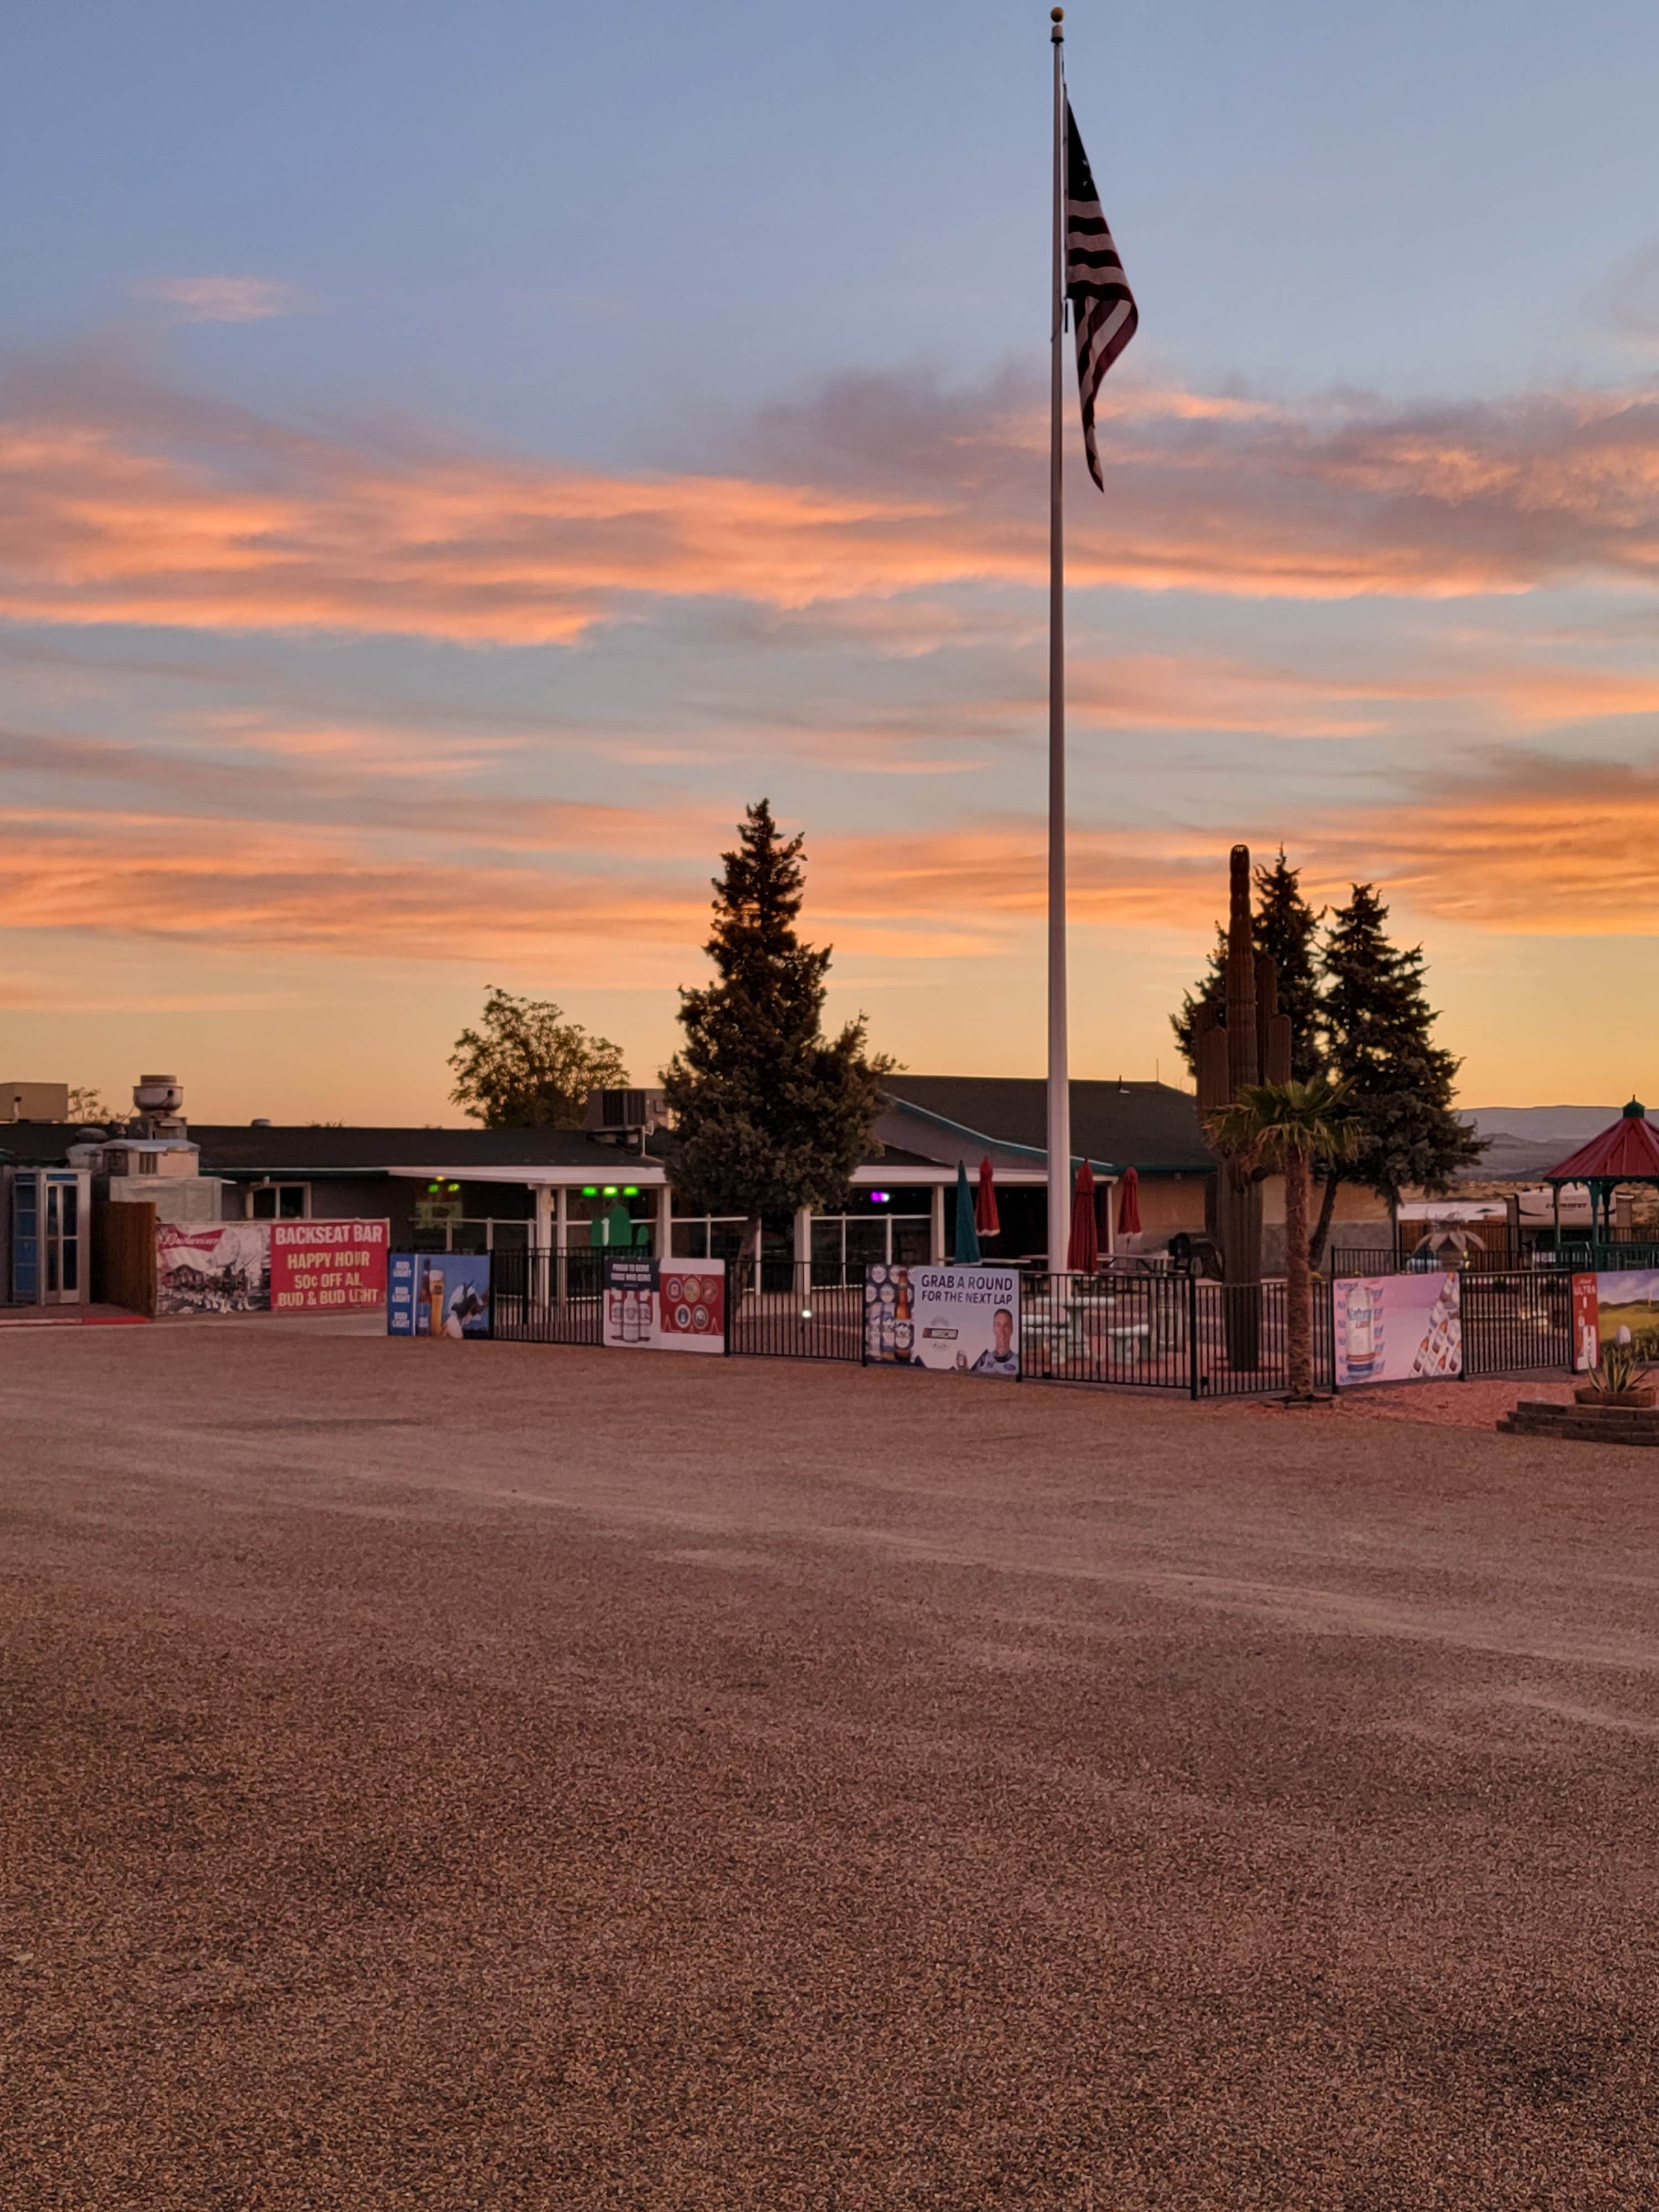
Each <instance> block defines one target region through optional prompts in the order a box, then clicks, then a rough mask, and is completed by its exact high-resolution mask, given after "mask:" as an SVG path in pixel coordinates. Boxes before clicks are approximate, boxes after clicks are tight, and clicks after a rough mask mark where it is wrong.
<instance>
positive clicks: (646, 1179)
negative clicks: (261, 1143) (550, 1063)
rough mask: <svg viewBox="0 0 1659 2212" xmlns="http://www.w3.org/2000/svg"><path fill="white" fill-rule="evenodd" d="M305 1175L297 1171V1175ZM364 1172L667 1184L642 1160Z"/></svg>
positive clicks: (543, 1184)
mask: <svg viewBox="0 0 1659 2212" xmlns="http://www.w3.org/2000/svg"><path fill="white" fill-rule="evenodd" d="M285 1172H286V1170H285ZM302 1172H303V1170H301V1169H298V1168H295V1170H293V1173H294V1174H295V1176H299V1175H301V1173H302ZM361 1172H362V1174H364V1175H374V1174H376V1173H379V1174H380V1175H389V1176H402V1177H403V1178H404V1180H405V1181H408V1182H512V1183H523V1184H526V1185H527V1186H528V1187H529V1188H531V1189H532V1190H534V1189H538V1188H546V1189H548V1190H556V1189H557V1188H558V1187H559V1185H560V1184H561V1183H562V1184H563V1185H564V1187H565V1188H566V1189H567V1190H585V1189H586V1188H587V1186H588V1184H589V1183H598V1184H599V1186H600V1187H601V1188H603V1187H604V1186H605V1184H606V1183H608V1182H614V1183H618V1184H620V1183H625V1182H631V1183H635V1184H636V1185H637V1186H638V1188H640V1189H641V1190H654V1189H659V1188H661V1186H662V1185H663V1184H664V1183H665V1182H666V1181H667V1177H666V1176H665V1175H664V1173H663V1171H662V1169H661V1166H660V1165H659V1164H653V1165H651V1166H647V1165H646V1164H645V1163H644V1162H643V1161H641V1160H630V1161H629V1163H628V1164H627V1165H626V1167H624V1168H548V1167H534V1168H381V1169H379V1170H376V1169H374V1168H364V1169H362V1170H361Z"/></svg>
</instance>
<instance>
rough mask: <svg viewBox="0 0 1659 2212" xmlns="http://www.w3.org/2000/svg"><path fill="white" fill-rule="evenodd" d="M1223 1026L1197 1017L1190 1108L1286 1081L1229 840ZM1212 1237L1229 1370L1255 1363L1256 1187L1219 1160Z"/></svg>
mask: <svg viewBox="0 0 1659 2212" xmlns="http://www.w3.org/2000/svg"><path fill="white" fill-rule="evenodd" d="M1229 870H1230V883H1229V897H1228V908H1227V998H1226V1017H1225V1024H1226V1025H1225V1028H1224V1027H1223V1026H1222V1024H1221V1020H1220V1018H1219V1017H1218V1015H1217V1012H1216V1009H1215V1008H1214V1007H1213V1006H1205V1007H1203V1008H1202V1009H1201V1010H1200V1013H1199V1017H1198V1028H1197V1045H1198V1107H1199V1111H1200V1114H1209V1113H1212V1112H1214V1111H1216V1110H1217V1109H1219V1108H1221V1107H1224V1106H1230V1105H1231V1104H1232V1103H1233V1101H1234V1100H1235V1099H1236V1098H1237V1097H1238V1096H1239V1093H1240V1092H1241V1091H1243V1090H1244V1089H1246V1088H1247V1086H1248V1085H1250V1084H1253V1083H1288V1082H1289V1081H1290V1077H1291V1018H1290V1016H1289V1015H1288V1014H1281V1013H1280V1012H1279V966H1278V963H1277V962H1276V961H1275V960H1273V958H1272V957H1271V956H1270V955H1269V954H1267V953H1265V952H1258V951H1255V944H1254V939H1253V933H1252V930H1251V926H1250V848H1249V846H1248V845H1235V846H1234V847H1233V849H1232V854H1231V859H1230V861H1229ZM1215 1241H1216V1245H1217V1248H1218V1250H1219V1252H1220V1254H1221V1272H1222V1278H1223V1279H1224V1281H1225V1282H1226V1283H1228V1284H1229V1285H1234V1286H1236V1287H1237V1292H1238V1295H1237V1296H1234V1297H1229V1298H1228V1299H1227V1300H1226V1308H1227V1359H1228V1364H1229V1365H1231V1366H1232V1367H1235V1368H1248V1369H1255V1368H1256V1367H1258V1366H1259V1365H1260V1364H1261V1291H1260V1288H1259V1285H1260V1284H1261V1184H1260V1182H1255V1181H1253V1180H1252V1179H1250V1178H1249V1177H1247V1176H1242V1175H1241V1174H1240V1173H1239V1172H1238V1170H1237V1169H1236V1168H1235V1167H1234V1166H1233V1165H1232V1164H1231V1163H1229V1162H1227V1161H1225V1160H1222V1161H1218V1163H1217V1169H1216V1178H1215Z"/></svg>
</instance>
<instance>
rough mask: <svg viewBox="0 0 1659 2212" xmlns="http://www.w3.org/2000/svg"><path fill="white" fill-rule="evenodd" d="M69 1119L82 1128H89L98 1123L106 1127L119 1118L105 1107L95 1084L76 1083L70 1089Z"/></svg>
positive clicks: (101, 1095)
mask: <svg viewBox="0 0 1659 2212" xmlns="http://www.w3.org/2000/svg"><path fill="white" fill-rule="evenodd" d="M69 1118H70V1121H77V1122H79V1123H80V1124H81V1126H82V1127H83V1128H91V1127H94V1125H95V1124H97V1123H100V1122H101V1123H103V1124H104V1125H105V1126H106V1127H107V1126H108V1124H109V1123H110V1122H112V1121H119V1120H120V1118H121V1117H120V1115H118V1114H117V1113H115V1112H114V1111H113V1110H112V1109H111V1108H109V1107H107V1106H106V1105H105V1103H104V1099H103V1094H102V1092H101V1091H100V1090H99V1088H98V1086H97V1085H96V1084H95V1083H77V1084H76V1085H73V1086H72V1087H71V1089H70V1095H69Z"/></svg>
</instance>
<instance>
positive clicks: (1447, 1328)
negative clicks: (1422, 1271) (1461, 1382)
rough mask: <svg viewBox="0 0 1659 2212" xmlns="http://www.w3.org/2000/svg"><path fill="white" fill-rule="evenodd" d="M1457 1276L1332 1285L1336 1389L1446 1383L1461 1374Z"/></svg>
mask: <svg viewBox="0 0 1659 2212" xmlns="http://www.w3.org/2000/svg"><path fill="white" fill-rule="evenodd" d="M1458 1288H1459V1285H1458V1279H1457V1277H1456V1276H1455V1274H1450V1273H1447V1274H1429V1275H1380V1276H1364V1277H1362V1278H1360V1279H1357V1280H1354V1281H1347V1280H1344V1281H1341V1282H1338V1283H1334V1284H1333V1285H1331V1299H1332V1304H1333V1307H1334V1321H1335V1328H1336V1387H1337V1389H1339V1390H1345V1389H1352V1388H1353V1386H1354V1385H1355V1384H1357V1383H1422V1382H1431V1381H1434V1380H1437V1379H1438V1380H1441V1381H1444V1380H1446V1379H1447V1378H1448V1377H1449V1376H1457V1375H1461V1374H1462V1371H1463V1322H1462V1312H1461V1310H1460V1306H1459V1301H1458Z"/></svg>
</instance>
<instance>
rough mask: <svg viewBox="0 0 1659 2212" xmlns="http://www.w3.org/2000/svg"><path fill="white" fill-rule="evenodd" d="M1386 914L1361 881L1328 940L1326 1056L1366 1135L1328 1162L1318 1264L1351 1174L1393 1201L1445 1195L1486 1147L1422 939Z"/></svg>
mask: <svg viewBox="0 0 1659 2212" xmlns="http://www.w3.org/2000/svg"><path fill="white" fill-rule="evenodd" d="M1388 918H1389V909H1388V908H1387V907H1385V906H1384V905H1383V902H1382V900H1381V899H1380V898H1378V896H1377V895H1376V890H1375V889H1374V888H1373V886H1372V885H1371V884H1355V885H1354V887H1353V896H1352V898H1351V899H1350V900H1349V902H1348V903H1347V905H1346V906H1345V907H1342V908H1339V909H1338V911H1337V913H1336V914H1335V915H1334V916H1333V917H1332V921H1331V924H1330V928H1329V932H1328V936H1327V939H1326V945H1325V953H1324V961H1323V967H1324V976H1325V988H1324V994H1323V1000H1322V1006H1323V1018H1324V1024H1325V1041H1326V1052H1327V1057H1328V1062H1329V1066H1330V1071H1331V1073H1332V1074H1333V1076H1334V1077H1335V1078H1336V1079H1338V1080H1339V1081H1340V1083H1342V1084H1343V1085H1344V1086H1345V1087H1346V1092H1347V1095H1348V1097H1349V1099H1350V1103H1351V1104H1352V1109H1353V1112H1354V1115H1355V1118H1356V1120H1357V1121H1358V1126H1359V1137H1358V1145H1357V1146H1356V1149H1355V1152H1354V1154H1353V1157H1352V1160H1351V1161H1347V1162H1340V1161H1339V1162H1334V1163H1333V1164H1332V1165H1331V1166H1330V1168H1329V1169H1328V1171H1327V1174H1326V1177H1325V1188H1324V1192H1323V1194H1322V1200H1321V1203H1320V1209H1319V1221H1318V1225H1317V1226H1316V1229H1315V1231H1314V1235H1313V1259H1314V1263H1315V1265H1316V1266H1317V1264H1318V1262H1319V1260H1320V1258H1321V1256H1322V1254H1323V1252H1324V1249H1325V1240H1326V1238H1327V1237H1328V1235H1329V1233H1330V1225H1331V1215H1332V1212H1333V1211H1334V1207H1335V1205H1336V1194H1337V1191H1338V1189H1339V1188H1340V1186H1341V1185H1342V1184H1343V1183H1344V1182H1357V1183H1361V1184H1364V1186H1365V1187H1366V1188H1368V1189H1370V1190H1374V1191H1375V1192H1376V1194H1377V1196H1378V1197H1379V1198H1383V1199H1386V1200H1389V1204H1390V1205H1397V1204H1398V1202H1399V1200H1400V1194H1401V1191H1402V1190H1403V1189H1404V1188H1405V1187H1406V1186H1407V1184H1408V1183H1412V1184H1416V1185H1419V1187H1420V1188H1423V1189H1425V1190H1427V1191H1430V1192H1432V1193H1434V1194H1437V1195H1438V1194H1441V1193H1443V1192H1444V1191H1445V1190H1447V1189H1449V1187H1450V1184H1451V1180H1452V1177H1453V1176H1455V1174H1456V1172H1457V1170H1458V1169H1459V1168H1461V1167H1465V1166H1468V1165H1469V1164H1472V1163H1473V1162H1474V1161H1476V1160H1478V1159H1479V1158H1480V1155H1481V1152H1482V1151H1483V1150H1484V1149H1485V1147H1484V1146H1483V1145H1482V1143H1481V1140H1480V1138H1479V1137H1478V1136H1476V1135H1475V1133H1474V1131H1473V1130H1472V1129H1469V1128H1467V1127H1465V1126H1464V1124H1463V1123H1462V1122H1461V1121H1459V1120H1458V1119H1457V1116H1456V1115H1455V1113H1454V1112H1453V1110H1452V1097H1453V1091H1452V1085H1453V1082H1454V1080H1455V1077H1456V1074H1457V1071H1458V1068H1459V1066H1461V1065H1462V1063H1461V1062H1460V1061H1459V1060H1455V1059H1454V1058H1453V1056H1452V1054H1450V1053H1449V1052H1447V1051H1444V1050H1443V1048H1441V1047H1440V1046H1439V1045H1437V1044H1436V1043H1435V1042H1433V1040H1432V1038H1431V1036H1430V1031H1431V1030H1432V1028H1433V1026H1434V1024H1435V1023H1436V1021H1437V1019H1438V1018H1439V1017H1438V1016H1437V1014H1436V1013H1435V1012H1434V1010H1433V1008H1432V1007H1431V1006H1430V1005H1429V1002H1428V998H1427V995H1426V994H1425V991H1424V987H1423V951H1422V947H1421V946H1420V945H1413V947H1412V948H1411V949H1410V950H1409V951H1406V950H1402V949H1401V947H1399V946H1398V945H1392V944H1390V943H1389V939H1388V937H1387V935H1386V933H1385V932H1384V930H1383V924H1384V922H1386V921H1387V920H1388Z"/></svg>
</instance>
